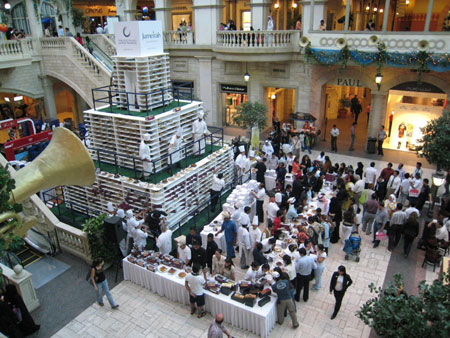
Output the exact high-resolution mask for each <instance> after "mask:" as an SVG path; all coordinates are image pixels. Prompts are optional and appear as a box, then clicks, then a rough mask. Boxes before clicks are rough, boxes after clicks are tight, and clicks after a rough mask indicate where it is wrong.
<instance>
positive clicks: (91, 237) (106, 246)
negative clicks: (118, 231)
mask: <svg viewBox="0 0 450 338" xmlns="http://www.w3.org/2000/svg"><path fill="white" fill-rule="evenodd" d="M105 218H106V214H101V215H99V216H97V217H91V218H89V219H88V220H87V221H86V222H85V223H84V224H83V231H84V232H86V234H87V237H88V242H89V249H90V251H91V258H92V259H95V258H97V257H103V258H104V260H105V263H112V262H113V261H114V259H115V258H116V248H115V247H114V244H113V243H111V242H108V241H106V240H105V236H104V233H105V226H104V221H105Z"/></svg>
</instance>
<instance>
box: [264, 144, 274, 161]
mask: <svg viewBox="0 0 450 338" xmlns="http://www.w3.org/2000/svg"><path fill="white" fill-rule="evenodd" d="M262 151H263V152H264V154H265V155H266V158H267V160H269V159H270V158H271V157H272V154H273V147H272V144H271V143H270V141H269V140H266V141H265V142H264V145H263V147H262Z"/></svg>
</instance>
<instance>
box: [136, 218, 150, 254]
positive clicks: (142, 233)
mask: <svg viewBox="0 0 450 338" xmlns="http://www.w3.org/2000/svg"><path fill="white" fill-rule="evenodd" d="M133 237H134V244H135V246H136V247H137V248H138V250H139V251H142V250H144V249H145V246H146V245H147V237H148V234H147V227H144V226H143V225H142V224H141V225H139V226H138V227H137V228H136V230H135V231H134V236H133Z"/></svg>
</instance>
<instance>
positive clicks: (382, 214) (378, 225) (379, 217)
mask: <svg viewBox="0 0 450 338" xmlns="http://www.w3.org/2000/svg"><path fill="white" fill-rule="evenodd" d="M388 221H389V215H388V212H387V210H386V208H385V207H384V204H383V202H382V201H381V202H380V205H379V206H378V210H377V214H376V216H375V221H374V223H373V242H372V243H374V244H373V247H374V248H376V247H377V246H378V245H380V240H379V239H377V232H382V231H383V230H384V228H385V226H386V223H387V222H388Z"/></svg>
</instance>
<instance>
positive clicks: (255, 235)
mask: <svg viewBox="0 0 450 338" xmlns="http://www.w3.org/2000/svg"><path fill="white" fill-rule="evenodd" d="M261 237H262V233H261V230H259V219H258V216H254V217H253V222H252V228H251V229H250V244H251V245H252V248H255V247H256V243H259V242H261Z"/></svg>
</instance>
